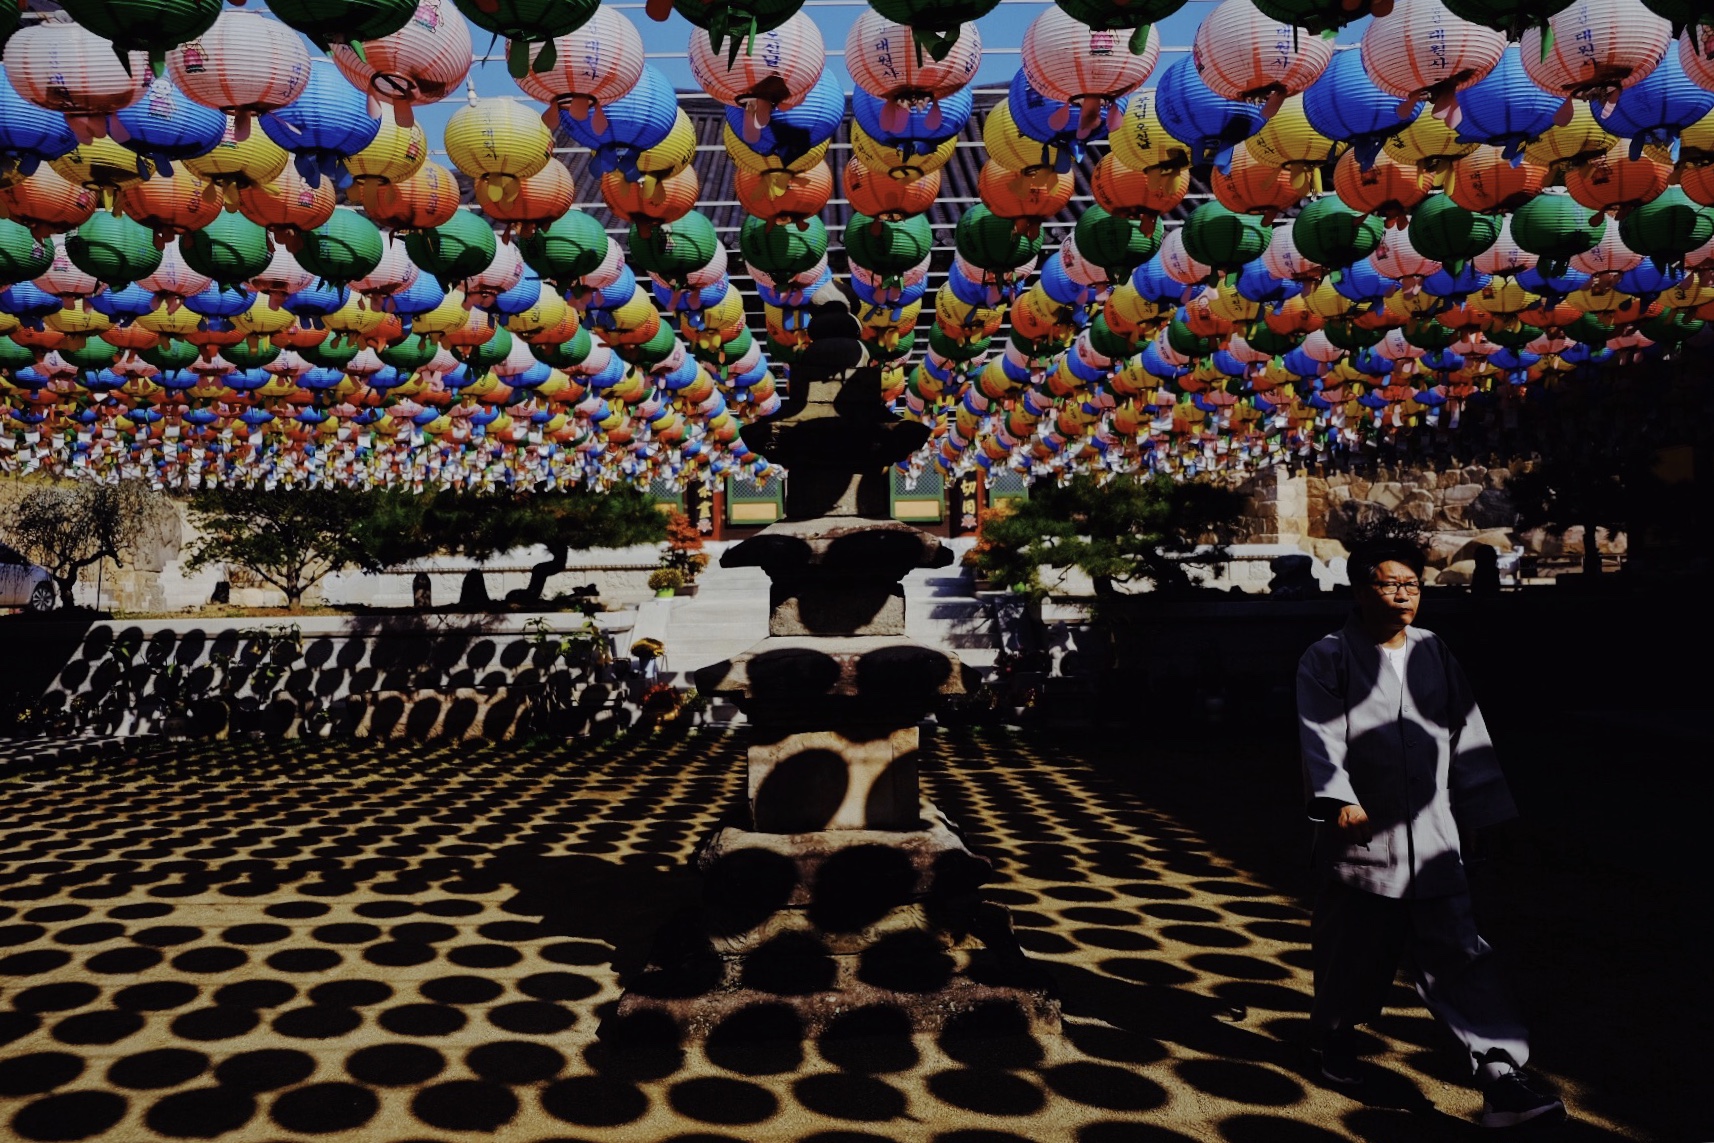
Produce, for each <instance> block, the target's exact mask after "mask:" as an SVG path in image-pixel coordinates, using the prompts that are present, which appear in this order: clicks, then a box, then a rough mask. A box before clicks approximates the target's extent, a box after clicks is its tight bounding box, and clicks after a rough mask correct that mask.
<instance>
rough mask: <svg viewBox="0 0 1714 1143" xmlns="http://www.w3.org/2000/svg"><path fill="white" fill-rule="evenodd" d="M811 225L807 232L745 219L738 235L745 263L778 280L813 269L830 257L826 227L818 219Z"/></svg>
mask: <svg viewBox="0 0 1714 1143" xmlns="http://www.w3.org/2000/svg"><path fill="white" fill-rule="evenodd" d="M808 221H809V227H808V229H806V230H799V229H797V227H795V226H774V225H771V224H770V223H767V222H764V221H763V220H762V219H760V218H754V217H751V218H746V219H745V220H744V226H743V229H741V230H740V231H739V232H738V249H739V251H740V252H741V253H742V254H743V256H744V261H745V262H747V263H749V264H750V265H752V266H754V267H756V269H758V270H760V271H762V273H764V274H767V275H768V276H769V277H771V278H774V279H776V280H778V279H780V278H790V277H792V276H793V275H796V274H801V273H803V272H804V271H805V270H808V269H810V268H811V267H812V266H814V265H815V264H816V263H817V262H819V261H821V258H822V255H824V254H826V253H827V226H826V225H825V224H824V223H823V222H822V221H821V219H819V218H814V217H812V218H810V219H809V220H808Z"/></svg>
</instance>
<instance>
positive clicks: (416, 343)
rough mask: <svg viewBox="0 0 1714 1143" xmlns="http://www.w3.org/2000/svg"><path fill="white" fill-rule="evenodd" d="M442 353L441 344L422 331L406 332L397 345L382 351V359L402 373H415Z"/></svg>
mask: <svg viewBox="0 0 1714 1143" xmlns="http://www.w3.org/2000/svg"><path fill="white" fill-rule="evenodd" d="M439 355H440V346H438V345H436V344H435V343H434V342H432V341H430V340H429V339H428V338H426V337H424V336H423V335H422V334H420V333H411V334H406V335H405V337H404V339H403V340H401V341H400V342H399V343H398V344H397V345H389V346H388V347H387V348H385V349H383V350H382V351H381V354H380V357H381V360H382V361H384V362H386V363H387V364H388V365H391V366H392V367H393V368H394V369H397V370H399V371H400V372H402V373H415V372H416V371H417V370H419V369H421V368H422V367H423V366H425V365H427V364H428V363H429V362H431V361H433V360H434V359H435V358H436V357H437V356H439Z"/></svg>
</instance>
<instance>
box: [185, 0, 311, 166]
mask: <svg viewBox="0 0 1714 1143" xmlns="http://www.w3.org/2000/svg"><path fill="white" fill-rule="evenodd" d="M167 71H168V73H169V74H170V75H171V76H172V77H173V83H175V84H176V85H177V86H178V88H179V90H180V91H182V92H184V94H185V96H186V97H187V98H189V99H193V100H195V101H196V102H197V103H200V104H202V105H203V106H205V107H213V108H215V109H217V110H220V111H224V112H226V113H227V114H229V115H231V116H232V117H233V122H234V124H235V131H234V134H235V137H236V138H238V139H239V140H240V141H242V140H243V139H245V138H248V136H249V133H250V118H251V116H253V115H260V114H263V113H265V112H269V111H275V110H277V109H279V108H281V107H284V106H286V105H287V104H288V103H291V102H292V101H293V100H295V99H297V98H298V96H300V95H302V94H303V92H304V88H305V87H306V86H307V85H308V84H309V72H310V63H309V52H308V50H307V49H305V47H304V45H303V41H302V40H300V39H299V38H298V35H297V33H296V32H294V31H292V30H291V29H290V28H288V27H286V26H285V25H284V24H282V23H280V22H279V21H278V20H270V19H267V18H266V17H263V16H260V15H258V14H256V13H254V12H239V11H234V10H233V9H230V8H228V9H227V10H226V11H224V12H222V13H221V14H220V18H219V19H217V20H215V22H214V24H213V25H212V26H211V27H210V28H209V29H208V30H207V31H205V32H203V33H202V34H201V35H199V36H197V37H195V38H193V39H191V40H188V41H186V42H185V43H183V44H181V45H180V46H179V47H177V48H175V49H173V50H172V51H171V52H169V53H167Z"/></svg>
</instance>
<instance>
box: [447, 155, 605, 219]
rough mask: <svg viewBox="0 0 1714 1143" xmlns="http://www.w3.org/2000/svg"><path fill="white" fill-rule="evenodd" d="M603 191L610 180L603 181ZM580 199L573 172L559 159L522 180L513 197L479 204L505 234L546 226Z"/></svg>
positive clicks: (489, 200)
mask: <svg viewBox="0 0 1714 1143" xmlns="http://www.w3.org/2000/svg"><path fill="white" fill-rule="evenodd" d="M602 185H603V188H605V186H606V179H605V178H603V180H602ZM576 197H577V188H576V186H575V184H574V183H573V182H572V178H571V171H570V170H569V169H567V168H566V165H565V164H564V163H562V162H559V161H558V160H556V159H549V160H548V162H547V164H546V165H545V166H543V167H542V169H541V170H539V171H537V172H536V173H535V174H533V175H529V176H527V177H525V178H522V179H519V180H518V190H517V193H516V194H514V195H512V196H511V197H510V198H501V199H498V200H496V199H492V198H489V199H482V200H478V202H477V205H478V206H479V207H480V208H481V210H482V213H483V214H485V215H487V216H488V217H489V218H490V219H492V220H493V221H495V222H499V223H504V224H505V225H504V227H503V228H502V231H503V233H504V234H505V235H506V236H508V237H510V236H511V235H513V234H516V233H520V232H525V231H529V230H533V229H534V228H536V227H538V226H546V225H547V224H548V223H550V222H552V221H553V220H554V219H556V218H558V217H559V216H560V215H562V214H564V213H565V212H566V211H568V210H570V209H571V204H572V202H573V201H575V199H576Z"/></svg>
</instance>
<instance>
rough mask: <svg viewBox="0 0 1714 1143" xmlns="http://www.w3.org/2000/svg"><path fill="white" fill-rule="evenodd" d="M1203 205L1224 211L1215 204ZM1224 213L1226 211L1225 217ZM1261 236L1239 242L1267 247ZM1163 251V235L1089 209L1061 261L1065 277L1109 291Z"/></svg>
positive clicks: (1065, 246) (1216, 238)
mask: <svg viewBox="0 0 1714 1143" xmlns="http://www.w3.org/2000/svg"><path fill="white" fill-rule="evenodd" d="M1203 205H1204V206H1211V207H1215V208H1216V210H1220V209H1221V208H1219V207H1218V204H1214V203H1204V204H1203ZM1199 209H1200V208H1199ZM1224 213H1225V212H1224V211H1222V217H1223V216H1224ZM1216 225H1217V226H1219V225H1221V224H1220V223H1216ZM1239 225H1240V226H1241V225H1242V224H1239ZM1199 226H1202V224H1199ZM1228 229H1230V227H1229V225H1228ZM1199 234H1204V236H1205V237H1209V238H1211V239H1212V240H1213V241H1225V240H1226V239H1227V238H1228V237H1230V236H1215V235H1206V234H1205V233H1204V230H1199ZM1258 234H1259V237H1253V236H1243V237H1240V238H1237V239H1235V240H1236V241H1239V242H1242V243H1251V244H1253V243H1255V242H1260V244H1261V245H1262V246H1266V245H1267V236H1266V234H1265V233H1262V232H1260V231H1258ZM1160 247H1161V238H1160V235H1158V234H1156V233H1153V232H1148V231H1144V230H1143V228H1142V227H1140V226H1138V225H1137V224H1136V223H1135V222H1133V221H1132V220H1130V219H1127V218H1122V217H1120V216H1118V215H1113V214H1109V213H1108V212H1107V211H1105V210H1103V209H1101V208H1100V207H1098V206H1095V207H1087V208H1085V209H1084V211H1083V213H1082V214H1081V215H1080V216H1079V217H1078V219H1077V225H1076V227H1074V228H1073V230H1072V233H1071V234H1070V235H1068V236H1067V237H1066V240H1065V243H1064V244H1063V245H1062V246H1061V247H1060V257H1061V261H1062V265H1063V267H1064V269H1065V273H1066V274H1067V276H1069V277H1070V278H1072V279H1073V280H1074V281H1077V282H1079V283H1081V284H1083V285H1086V286H1095V285H1100V286H1101V287H1102V288H1105V287H1106V286H1107V285H1108V284H1110V283H1113V282H1124V281H1126V280H1127V279H1128V278H1129V277H1130V276H1131V272H1132V271H1133V270H1135V269H1136V268H1137V267H1138V266H1140V265H1142V264H1143V263H1144V262H1147V261H1148V260H1149V259H1150V258H1153V257H1154V256H1155V254H1156V253H1157V252H1158V251H1159V250H1160ZM1092 271H1093V272H1092ZM1044 276H1045V268H1044Z"/></svg>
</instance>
